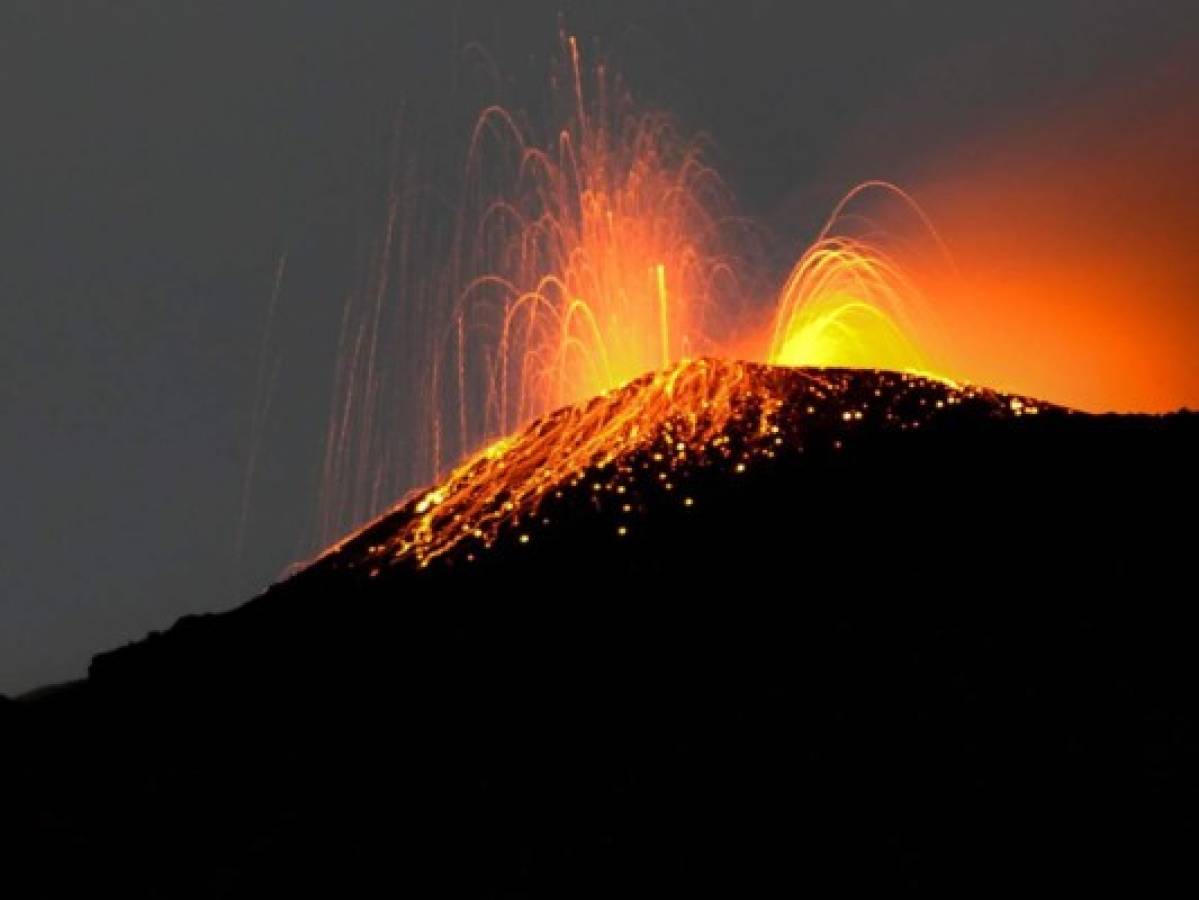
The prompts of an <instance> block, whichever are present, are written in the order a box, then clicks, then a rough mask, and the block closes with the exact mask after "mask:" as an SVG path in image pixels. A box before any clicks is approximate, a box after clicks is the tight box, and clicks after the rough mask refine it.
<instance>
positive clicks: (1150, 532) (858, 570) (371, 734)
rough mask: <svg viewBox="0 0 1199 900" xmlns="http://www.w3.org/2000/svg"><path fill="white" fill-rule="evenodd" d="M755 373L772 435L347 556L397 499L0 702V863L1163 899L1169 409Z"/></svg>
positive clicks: (1183, 535) (1170, 670) (1189, 717)
mask: <svg viewBox="0 0 1199 900" xmlns="http://www.w3.org/2000/svg"><path fill="white" fill-rule="evenodd" d="M763 377H770V378H776V377H777V378H779V379H781V380H780V381H779V388H778V390H779V391H780V394H779V396H782V397H783V400H784V403H783V407H780V408H779V409H778V410H776V415H775V418H774V419H773V421H774V422H775V424H776V425H777V427H778V429H779V430H778V432H777V436H778V437H780V438H782V440H781V442H780V443H778V444H766V443H760V442H759V443H757V444H753V446H754V447H756V448H758V449H756V450H754V451H753V452H752V453H751V454H750V455H749V456H747V457H741V456H738V455H736V454H735V453H734V454H731V455H729V454H723V453H718V454H716V455H714V456H713V457H712V458H711V459H708V460H707V461H706V462H704V461H700V460H698V459H693V460H691V461H684V462H676V463H672V464H671V465H670V468H669V474H668V475H667V477H666V478H663V477H661V475H660V472H661V471H664V470H663V469H662V468H661V466H656V465H655V460H654V459H653V456H652V453H650V454H649V455H647V456H646V457H645V458H644V459H641V458H640V457H638V458H637V459H636V460H624V461H623V463H628V464H627V465H623V463H622V464H621V465H615V466H613V465H612V464H608V465H607V467H606V468H605V467H600V468H599V469H596V470H594V471H593V470H588V471H587V473H586V474H587V477H585V478H580V479H578V480H577V482H576V481H575V480H573V479H568V480H565V481H563V482H562V483H561V484H560V485H556V486H555V490H554V491H552V492H549V494H548V495H547V496H549V497H552V501H547V505H545V506H538V507H535V508H530V509H529V510H521V511H520V512H521V514H522V516H523V518H521V519H520V520H519V521H518V522H517V523H516V524H510V523H505V524H501V525H500V526H499V527H498V528H497V529H496V530H495V532H494V534H490V535H489V536H488V543H486V544H485V545H484V544H478V545H463V546H460V547H458V548H456V549H455V550H454V551H453V552H449V553H445V554H443V555H441V556H439V557H437V558H436V559H435V560H433V561H432V562H431V563H430V564H429V565H428V566H425V567H421V566H419V565H416V564H415V562H414V561H413V559H412V558H411V557H405V556H403V555H402V554H400V555H395V554H393V555H392V556H390V557H389V560H390V561H389V562H387V563H386V564H382V560H381V556H382V555H383V554H382V553H381V552H380V551H379V550H378V549H372V548H379V547H392V546H393V545H391V544H389V542H388V539H389V536H391V535H395V534H397V533H400V532H401V531H402V530H403V527H404V524H405V522H406V521H409V519H410V517H411V516H413V515H414V514H415V505H416V504H417V503H418V502H419V498H414V499H413V500H412V501H410V502H408V503H406V504H402V505H401V506H400V507H399V508H398V510H397V511H396V512H395V513H394V514H392V515H391V516H388V517H384V518H383V519H381V520H379V521H378V522H377V523H374V524H373V525H372V526H370V527H368V528H366V529H364V530H363V532H361V533H360V534H359V535H358V536H356V537H355V538H353V539H351V540H349V541H347V542H346V543H345V544H344V545H343V546H342V547H341V548H340V549H339V550H338V551H337V552H335V553H332V554H330V555H328V556H326V557H324V558H323V559H322V560H320V561H318V562H317V563H315V564H314V565H312V566H311V567H309V568H308V569H306V570H305V571H303V572H301V573H300V574H298V575H296V576H294V577H292V578H290V579H288V580H287V581H285V582H283V583H281V584H279V585H276V586H275V587H273V588H271V589H270V590H269V591H267V592H266V593H265V594H264V595H262V596H261V597H259V598H257V599H255V600H253V601H251V602H250V603H247V604H246V605H244V606H243V607H241V608H239V609H236V610H234V611H232V612H229V613H226V614H222V615H208V616H196V617H188V618H186V619H183V620H181V621H180V622H178V623H177V624H176V625H175V626H174V627H172V628H171V629H169V630H168V631H166V632H165V633H163V634H159V635H154V636H152V637H151V638H148V639H147V640H145V641H143V642H140V643H138V644H134V645H131V646H129V647H125V648H122V649H120V650H116V651H114V652H111V653H107V654H102V655H100V656H98V657H97V658H96V660H95V661H94V663H93V665H92V668H91V671H90V675H89V678H88V679H87V680H86V681H85V682H82V683H79V684H77V685H74V686H70V687H68V688H64V689H63V690H60V691H58V692H55V693H52V694H50V695H47V696H44V697H42V698H39V699H37V700H35V701H30V702H24V703H15V704H6V705H5V704H0V717H2V718H0V721H5V720H6V721H7V723H8V724H7V728H8V730H9V732H10V735H11V740H10V743H9V746H11V747H12V748H13V756H12V757H11V758H12V760H13V762H12V764H11V765H10V766H9V767H8V769H9V777H10V779H11V782H12V784H11V790H10V791H9V794H10V796H11V800H10V801H9V802H8V805H9V807H10V809H12V810H14V811H15V814H16V816H17V818H16V820H15V821H17V822H18V823H19V825H18V827H17V828H15V829H14V834H13V835H12V837H11V838H10V840H9V842H8V849H9V850H10V854H11V857H12V858H15V859H18V860H21V861H22V862H23V863H24V864H25V865H27V866H28V867H30V868H32V869H34V870H35V871H36V872H37V873H38V874H39V877H40V878H42V879H43V882H44V885H45V886H46V889H47V890H49V889H51V888H52V887H56V886H62V885H63V884H64V883H75V884H82V885H86V886H88V887H89V888H92V889H96V890H98V889H99V886H101V885H105V886H109V885H111V886H115V887H117V888H119V889H120V890H121V891H122V892H123V893H125V894H130V893H147V894H155V895H164V894H165V895H189V894H190V895H200V896H219V895H222V894H225V893H252V892H256V891H257V892H269V893H271V894H274V893H279V892H280V891H282V890H286V889H304V890H308V891H311V890H313V889H321V888H326V889H331V890H338V891H340V892H343V893H346V892H348V893H351V894H352V893H354V892H355V891H356V890H366V889H368V888H370V889H372V890H374V889H377V888H378V887H383V888H385V889H386V888H392V889H396V890H409V891H411V892H412V893H414V894H417V895H420V896H426V895H431V894H432V895H446V896H523V895H529V894H537V895H553V896H578V895H604V896H610V895H613V894H617V893H621V894H625V893H657V894H669V895H675V894H679V895H681V894H684V893H686V894H692V893H695V892H697V891H702V892H704V893H705V894H710V893H717V894H724V895H729V896H755V895H761V894H765V893H767V892H769V893H770V894H775V893H779V892H780V889H781V890H783V891H790V892H797V891H803V890H812V891H819V892H825V891H827V890H829V889H830V888H831V889H835V890H836V891H837V892H839V893H844V892H847V891H849V890H856V889H874V890H878V889H895V888H902V887H917V888H921V889H924V890H953V891H954V892H955V893H959V894H960V893H975V892H977V891H978V890H980V889H986V888H989V887H995V886H1000V887H1008V888H1016V887H1019V888H1026V887H1028V886H1030V885H1032V884H1036V885H1038V886H1041V887H1045V888H1048V889H1053V888H1054V887H1056V888H1060V889H1066V888H1068V889H1071V890H1079V889H1085V888H1087V887H1096V886H1103V887H1106V888H1109V889H1112V888H1117V889H1118V888H1121V887H1124V888H1129V887H1135V888H1136V889H1138V890H1139V891H1144V890H1146V889H1151V888H1152V887H1153V885H1154V883H1155V882H1161V883H1169V882H1170V881H1173V880H1176V879H1177V878H1178V877H1180V876H1182V877H1186V878H1192V877H1193V876H1192V875H1191V873H1190V871H1189V869H1190V867H1189V857H1190V854H1191V848H1192V847H1193V842H1194V839H1195V837H1196V835H1195V828H1196V824H1195V819H1194V816H1193V814H1192V813H1191V812H1190V811H1191V810H1192V809H1193V808H1194V805H1195V803H1196V802H1197V801H1199V784H1197V781H1196V777H1197V775H1199V765H1197V757H1196V754H1197V753H1199V718H1197V717H1196V713H1195V709H1196V696H1195V689H1194V685H1195V684H1197V683H1199V680H1197V679H1196V675H1197V674H1199V673H1196V671H1195V669H1196V663H1195V657H1194V653H1193V650H1192V649H1191V645H1192V643H1193V636H1194V631H1193V621H1192V616H1191V614H1190V605H1191V601H1190V595H1191V594H1192V593H1193V587H1192V582H1193V558H1194V534H1193V528H1192V527H1191V526H1190V524H1189V522H1190V520H1191V517H1192V516H1193V515H1194V511H1195V509H1196V506H1195V501H1196V498H1197V494H1199V491H1197V478H1196V473H1195V469H1194V461H1195V459H1196V450H1197V449H1199V422H1197V421H1196V417H1195V416H1193V415H1185V414H1177V415H1171V416H1164V417H1150V416H1089V415H1083V414H1079V413H1070V412H1068V411H1066V410H1061V409H1057V408H1054V407H1049V406H1045V407H1040V408H1039V409H1038V412H1037V414H1035V415H1032V414H1023V409H1021V413H1022V414H1021V415H1015V414H1014V411H1013V409H1012V404H1011V399H1012V398H1007V397H1003V396H999V395H993V394H989V393H985V392H984V393H981V394H977V395H972V396H970V397H967V398H966V400H965V401H963V402H954V403H944V402H942V403H941V404H940V405H938V401H944V400H945V398H946V396H947V392H948V391H950V390H951V389H950V388H948V387H946V386H944V385H938V384H936V383H930V382H915V381H911V380H905V379H902V378H899V377H897V376H890V375H885V374H877V375H876V374H871V373H849V374H845V373H841V374H840V375H839V376H838V377H843V378H844V381H843V383H842V388H843V390H834V391H831V392H829V393H828V396H827V397H825V398H824V400H825V402H826V403H827V404H828V408H827V409H825V408H824V407H821V408H820V412H816V411H812V412H809V411H808V407H809V405H812V406H813V407H815V406H816V405H817V404H815V403H814V402H813V401H811V400H810V398H808V397H807V396H806V395H803V391H804V390H806V388H803V387H801V386H800V384H799V382H798V381H797V382H796V384H795V386H794V387H789V386H788V385H789V382H788V381H787V378H789V377H790V376H785V375H781V376H775V375H768V376H765V375H764V376H763ZM839 383H840V382H839ZM801 397H802V403H801V402H800V398H801ZM788 398H791V399H788ZM792 400H793V401H794V403H792V406H793V407H794V409H790V407H787V403H791V402H792ZM922 401H923V402H922ZM1023 402H1024V401H1023V400H1022V401H1021V403H1022V404H1023ZM863 404H866V407H867V408H868V411H867V414H866V415H865V416H864V417H862V418H860V419H857V418H854V416H853V412H854V410H860V409H862V408H863ZM789 409H790V412H796V411H797V410H802V415H798V414H797V417H796V418H794V419H792V418H788V416H789V411H788V410H789ZM886 410H903V411H904V416H898V417H896V418H894V419H887V418H886V415H885V411H886ZM846 411H848V412H850V417H849V418H845V417H844V416H843V415H841V413H843V412H846ZM905 417H906V418H905ZM748 421H750V419H748V418H745V419H736V418H735V419H733V420H732V421H731V424H730V425H729V429H730V438H731V440H732V442H733V445H735V446H738V447H740V446H741V445H742V444H745V446H749V444H750V443H752V442H749V441H748V437H747V436H746V435H745V434H738V433H737V431H738V429H744V428H748V427H749V426H748V425H747V424H746V423H747V422H748ZM913 421H918V423H919V425H918V427H902V428H901V427H899V426H900V424H901V423H908V424H910V423H911V422H913ZM774 434H775V433H773V432H772V433H771V435H772V437H773V436H774ZM801 445H802V452H800V450H799V449H797V448H799V447H800V446H801ZM725 446H726V445H725V444H724V443H723V442H721V443H719V444H717V447H718V448H723V447H725ZM772 448H777V449H772ZM759 451H760V452H759ZM767 451H770V452H767ZM638 452H639V453H640V452H642V451H638ZM746 459H747V460H748V464H746V465H745V467H744V469H743V470H740V471H738V470H736V469H735V466H736V465H738V464H739V463H741V462H742V461H743V460H746ZM618 462H620V461H618ZM642 462H644V465H641V463H642ZM659 462H661V461H659ZM663 465H665V463H663ZM666 481H669V482H670V485H671V487H670V489H669V490H667V489H666V488H665V486H664V483H665V482H666ZM597 484H598V485H599V487H596V485H597ZM609 484H611V485H623V486H624V492H623V493H620V494H619V495H617V493H616V487H612V489H611V490H609V489H608V487H606V485H609ZM558 488H560V489H561V496H558V495H557V494H558V490H557V489H558ZM618 496H619V498H620V499H619V502H618V500H617V497H618ZM625 497H636V498H637V499H636V501H633V502H629V504H628V505H629V506H631V507H634V510H633V511H631V512H626V511H625V510H624V506H625V504H626V501H625V500H624V499H623V498H625ZM688 499H690V501H691V502H689V503H688V502H686V501H687V500H688ZM551 510H552V512H551ZM538 511H540V512H543V513H544V515H542V516H541V517H540V518H537V519H536V520H535V521H534V520H533V519H532V516H533V514H534V512H538ZM544 520H548V524H547V523H546V522H545V521H544ZM531 523H534V524H535V527H533V525H531ZM621 529H623V530H621ZM521 535H531V538H530V539H528V540H523V541H522V540H521ZM468 553H469V554H470V555H471V556H473V558H471V559H469V560H468V559H467V555H468Z"/></svg>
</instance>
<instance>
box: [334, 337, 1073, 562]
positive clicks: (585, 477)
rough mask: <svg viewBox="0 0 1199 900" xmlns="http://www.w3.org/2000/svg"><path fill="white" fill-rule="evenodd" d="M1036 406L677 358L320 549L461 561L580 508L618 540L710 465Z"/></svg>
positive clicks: (909, 385)
mask: <svg viewBox="0 0 1199 900" xmlns="http://www.w3.org/2000/svg"><path fill="white" fill-rule="evenodd" d="M1046 414H1047V415H1051V416H1064V415H1069V414H1070V411H1069V410H1066V409H1064V408H1062V407H1057V406H1053V405H1049V404H1043V403H1040V402H1038V401H1035V400H1032V399H1030V398H1027V397H1020V396H1015V395H1008V394H1002V393H997V392H995V391H991V390H988V389H985V388H979V387H974V386H963V385H958V384H956V383H953V382H949V381H943V380H938V379H935V378H929V377H924V376H920V375H914V374H910V373H900V372H890V371H874V370H862V369H846V368H828V369H824V368H787V367H781V366H768V365H762V364H757V363H748V362H735V361H728V360H721V359H714V358H704V359H696V360H687V361H684V362H681V363H678V364H676V365H674V366H672V367H670V368H668V369H665V370H663V371H660V372H655V373H651V374H647V375H645V376H642V377H641V378H638V379H635V380H634V381H632V382H630V383H628V384H626V385H624V386H623V387H621V388H618V389H616V390H613V391H609V392H607V393H604V394H602V395H600V396H598V397H595V398H593V399H591V400H589V401H587V402H584V403H579V404H576V405H573V406H568V407H565V408H563V409H560V410H557V411H556V412H553V413H551V414H549V415H547V416H545V417H543V418H541V419H538V420H536V421H534V422H533V423H532V424H530V425H529V426H527V427H526V428H525V429H524V430H523V431H521V432H519V433H517V434H514V435H512V436H510V437H507V438H503V439H500V440H498V441H496V442H494V443H492V444H490V445H489V446H487V447H486V448H484V449H483V450H482V451H480V452H478V453H476V454H475V455H473V456H472V457H471V458H469V459H468V460H467V461H466V462H464V463H463V464H462V465H460V466H459V467H458V468H456V469H455V470H454V471H453V472H451V473H450V474H449V476H448V477H447V478H445V479H444V480H443V481H442V482H441V483H440V484H438V485H435V486H433V487H431V488H428V489H425V490H421V491H418V492H416V493H415V494H413V495H410V496H409V497H408V498H407V499H405V500H404V501H403V502H401V503H400V504H399V505H398V506H397V507H396V508H395V509H393V510H392V511H391V512H390V513H388V514H386V515H385V516H383V517H382V518H381V519H379V520H376V522H374V523H373V524H371V525H368V526H367V527H366V528H365V529H363V530H362V531H360V532H358V533H357V534H355V535H352V536H351V537H349V538H347V539H346V540H344V541H342V542H340V543H339V544H337V545H335V546H334V547H332V548H330V550H329V551H327V552H326V554H325V555H324V556H323V557H322V560H323V561H324V562H325V564H326V565H329V566H332V567H334V568H349V569H354V570H360V571H362V570H364V571H366V572H367V573H368V575H369V576H370V577H375V576H377V575H379V574H380V572H381V571H383V570H384V569H386V568H389V567H393V566H407V565H415V566H418V567H427V566H429V565H431V564H443V565H454V564H457V563H467V564H469V563H474V562H476V561H478V560H479V559H480V558H481V557H482V556H484V555H485V554H487V553H489V552H491V551H492V550H493V549H496V548H497V546H498V547H503V546H507V545H515V546H517V547H519V546H520V545H527V544H531V543H533V542H536V541H540V540H541V539H542V537H543V535H545V534H546V533H547V531H548V530H552V529H554V528H555V527H556V526H557V525H558V524H560V523H561V522H562V521H563V520H565V519H568V518H573V517H576V516H578V515H580V514H584V515H587V514H594V515H598V516H600V517H602V518H604V519H605V520H608V521H610V523H611V526H610V531H611V534H613V535H615V536H616V537H619V538H623V537H626V536H628V535H629V534H630V531H631V530H635V529H637V528H638V524H639V521H641V520H642V519H643V518H644V517H646V516H651V515H653V514H654V512H655V510H657V509H659V508H662V507H683V508H685V509H687V508H692V507H694V506H695V504H697V503H702V502H703V496H702V487H701V485H702V483H703V482H704V480H705V478H709V479H710V477H711V476H712V475H713V474H727V475H728V476H729V477H732V478H736V477H739V476H742V475H744V474H745V473H746V472H747V471H748V469H749V468H750V467H751V466H759V465H761V464H769V463H781V462H784V461H787V462H792V463H793V462H795V461H796V460H801V459H802V458H803V457H804V455H805V454H811V453H813V452H815V453H818V454H819V453H829V452H831V453H837V452H840V451H841V450H843V449H844V448H845V447H846V446H847V445H848V444H850V443H852V442H853V441H854V440H855V439H856V438H857V437H859V436H860V435H862V434H863V433H868V434H871V435H878V434H880V433H888V432H905V431H909V430H913V431H914V430H918V429H921V428H927V427H929V426H930V425H935V424H937V423H939V422H941V421H943V420H946V419H949V418H957V419H966V418H969V419H977V418H979V417H982V418H988V419H1008V418H1017V417H1024V416H1032V415H1046Z"/></svg>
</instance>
